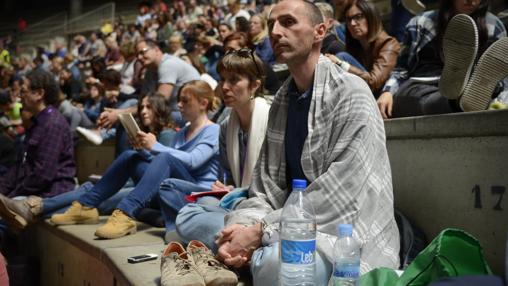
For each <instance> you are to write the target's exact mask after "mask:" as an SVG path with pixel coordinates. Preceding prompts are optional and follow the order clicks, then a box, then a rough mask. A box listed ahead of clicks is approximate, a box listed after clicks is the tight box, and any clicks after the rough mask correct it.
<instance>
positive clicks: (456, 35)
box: [378, 0, 506, 118]
mask: <svg viewBox="0 0 508 286" xmlns="http://www.w3.org/2000/svg"><path fill="white" fill-rule="evenodd" d="M487 9H488V1H487V0H482V1H476V2H468V3H464V2H463V1H459V0H445V1H441V6H440V8H439V10H434V11H428V12H424V13H423V14H421V15H419V16H416V17H414V18H413V19H411V21H410V22H409V24H408V25H407V27H406V32H405V38H404V42H403V43H402V47H403V48H402V52H401V55H400V57H399V59H398V62H397V66H396V68H395V70H394V71H393V72H392V73H391V76H390V78H389V80H388V81H387V82H386V84H385V86H384V88H383V89H382V93H381V95H380V96H379V98H378V106H379V110H380V111H381V114H382V116H383V118H390V117H403V116H417V115H426V114H441V113H450V112H457V111H460V110H461V109H460V107H459V104H458V99H459V96H460V94H461V93H462V92H463V87H462V86H461V87H458V88H455V89H454V91H453V92H452V94H448V95H447V94H441V93H440V91H439V87H438V82H439V81H438V80H436V78H439V77H440V76H441V74H443V76H445V74H444V73H443V66H446V65H447V64H451V62H447V61H446V58H445V61H443V58H442V57H441V55H442V53H443V50H444V48H445V46H444V43H445V40H446V39H445V38H444V35H445V31H446V29H447V27H448V25H449V23H450V22H451V19H452V17H454V16H455V15H457V14H466V15H470V16H471V19H472V20H469V18H467V19H468V20H464V21H459V22H458V23H456V25H454V27H456V28H454V29H453V30H454V32H453V33H452V34H450V35H449V36H450V38H449V40H448V41H447V42H448V43H450V44H451V45H452V46H453V45H454V44H453V43H454V42H458V43H460V45H459V46H462V47H466V49H469V50H470V51H469V52H466V53H465V54H462V56H460V57H456V58H457V59H459V60H458V61H459V62H460V63H462V64H464V65H465V68H464V67H463V68H461V70H462V71H467V70H470V69H468V68H467V66H472V65H473V62H474V61H475V58H476V49H478V56H479V55H481V54H483V51H485V50H486V49H487V47H489V46H490V45H491V44H492V43H493V42H495V41H496V40H498V39H500V38H502V37H506V30H505V27H504V26H503V24H502V22H501V21H500V20H499V19H498V18H497V17H496V16H494V15H493V14H491V13H490V12H488V11H487ZM461 22H462V23H461ZM472 22H474V23H476V24H475V25H472V24H471V23H472ZM476 30H477V32H476ZM477 37H478V38H477ZM467 47H473V48H467ZM471 51H472V52H473V53H474V55H472V54H471ZM461 53H462V52H461ZM452 73H453V72H452ZM499 74H501V73H499ZM499 74H498V75H499ZM460 75H461V77H462V78H459V77H457V76H455V80H453V81H451V82H448V83H452V84H454V85H456V84H459V85H462V84H463V83H465V82H467V79H468V76H469V75H468V74H467V75H466V73H463V72H461V73H460ZM422 77H423V78H424V79H423V80H422V79H421V78H422ZM496 77H497V76H496ZM425 78H426V79H425ZM489 96H490V95H489ZM485 108H486V106H485Z"/></svg>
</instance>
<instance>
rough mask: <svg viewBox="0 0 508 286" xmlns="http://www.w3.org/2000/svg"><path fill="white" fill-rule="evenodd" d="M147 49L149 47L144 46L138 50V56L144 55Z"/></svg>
mask: <svg viewBox="0 0 508 286" xmlns="http://www.w3.org/2000/svg"><path fill="white" fill-rule="evenodd" d="M149 50H150V48H149V47H146V48H144V49H142V50H141V51H139V52H138V56H139V55H142V56H144V55H145V54H146V52H148V51H149Z"/></svg>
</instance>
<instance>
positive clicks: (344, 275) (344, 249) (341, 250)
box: [333, 224, 361, 286]
mask: <svg viewBox="0 0 508 286" xmlns="http://www.w3.org/2000/svg"><path fill="white" fill-rule="evenodd" d="M338 233H339V239H338V240H337V242H335V247H334V248H335V249H334V252H335V261H334V265H333V266H334V267H333V285H334V286H346V285H347V286H357V285H358V278H359V277H360V251H361V247H360V244H359V243H358V242H357V241H356V240H355V239H354V238H353V226H352V225H350V224H340V225H339V227H338Z"/></svg>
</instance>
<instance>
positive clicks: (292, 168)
mask: <svg viewBox="0 0 508 286" xmlns="http://www.w3.org/2000/svg"><path fill="white" fill-rule="evenodd" d="M312 86H313V85H311V87H310V88H309V89H308V90H306V91H305V92H303V93H302V92H299V91H298V88H297V87H296V84H295V82H294V80H292V81H291V82H290V83H289V88H288V94H289V103H288V117H287V123H286V136H285V138H284V145H285V149H286V170H287V171H286V177H287V182H288V185H289V187H290V188H291V181H292V180H293V179H304V180H307V178H306V177H305V174H304V173H303V169H302V163H301V157H302V150H303V144H304V143H305V139H306V138H307V133H308V131H309V130H308V126H307V121H308V117H309V108H310V102H311V100H312Z"/></svg>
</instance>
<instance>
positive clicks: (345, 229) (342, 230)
mask: <svg viewBox="0 0 508 286" xmlns="http://www.w3.org/2000/svg"><path fill="white" fill-rule="evenodd" d="M337 232H338V233H339V237H344V236H352V235H353V226H352V225H350V224H348V223H345V224H339V226H338V227H337Z"/></svg>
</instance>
